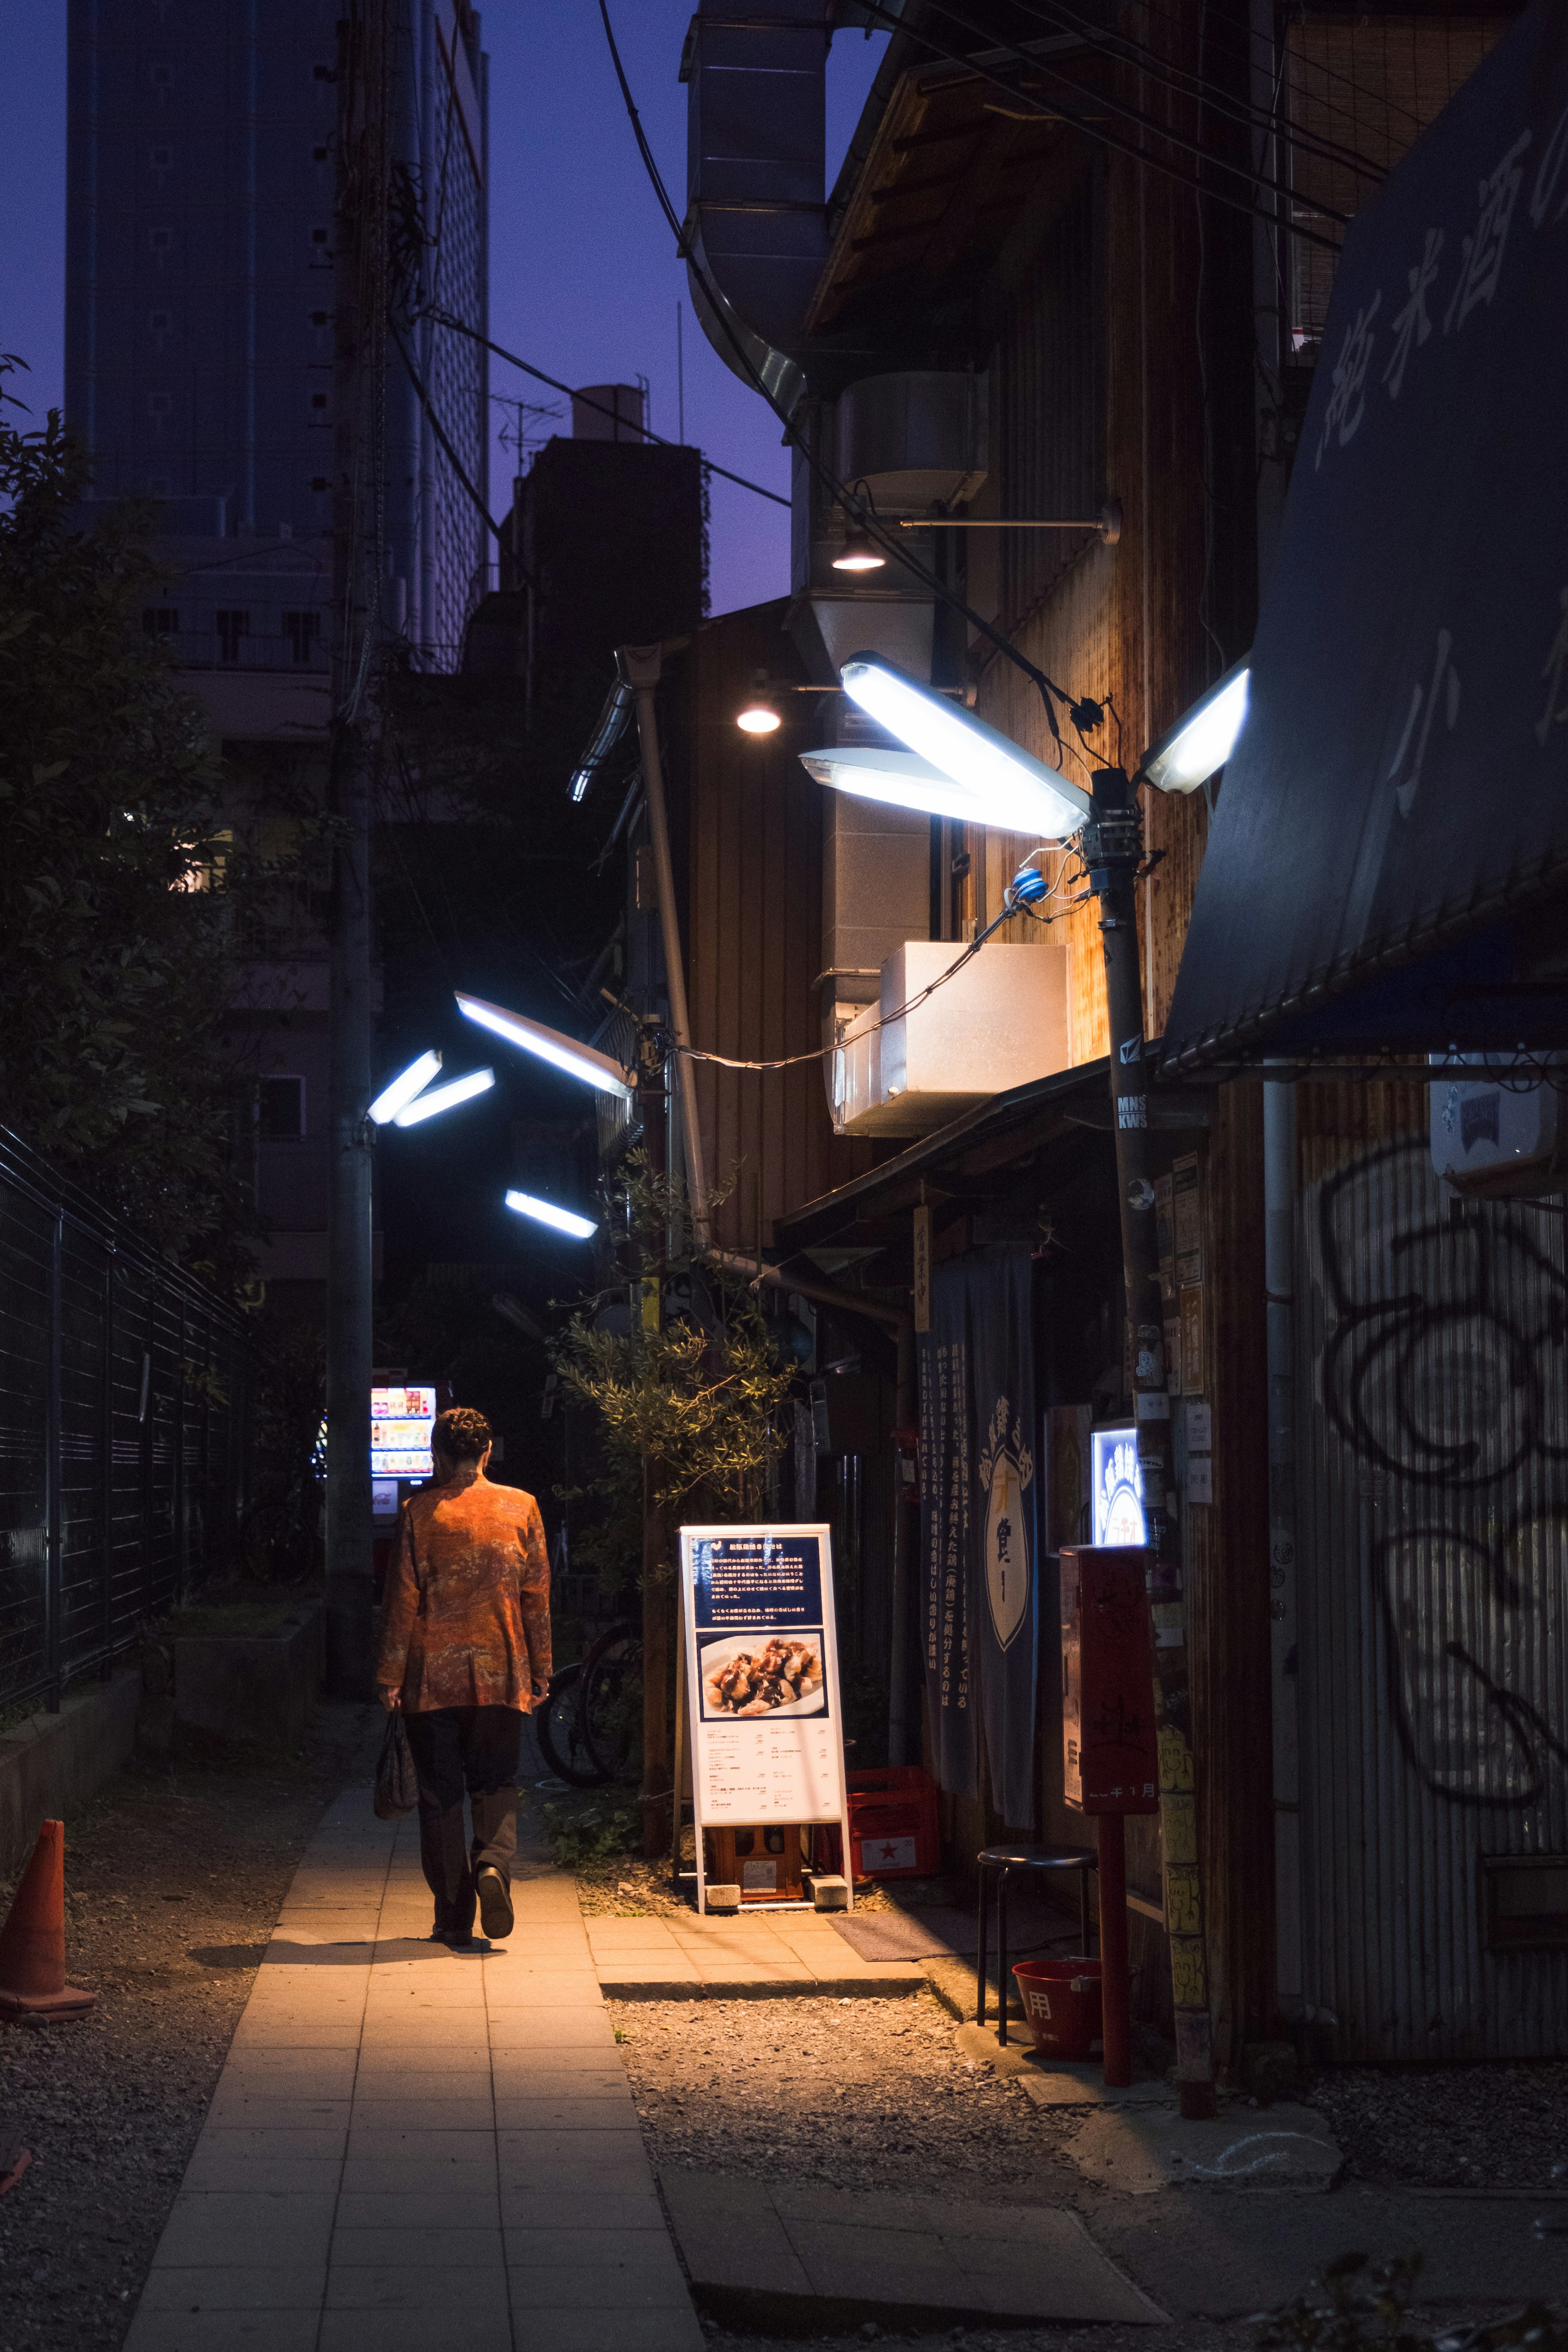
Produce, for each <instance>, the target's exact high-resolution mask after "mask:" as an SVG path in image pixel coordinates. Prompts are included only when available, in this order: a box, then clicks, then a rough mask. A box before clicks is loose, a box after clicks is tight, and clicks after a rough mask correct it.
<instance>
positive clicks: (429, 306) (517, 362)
mask: <svg viewBox="0 0 1568 2352" xmlns="http://www.w3.org/2000/svg"><path fill="white" fill-rule="evenodd" d="M419 316H420V317H421V318H422V319H429V320H433V321H434V323H435V324H436V325H437V327H447V328H449V329H450V330H451V331H452V333H453V334H455V335H467V336H468V338H469V340H470V341H473V342H476V343H482V344H483V345H484V347H485V349H486V351H487V352H494V353H495V355H496V357H497V359H498V360H505V361H506V362H507V364H508V366H509V367H514V368H521V370H522V373H523V374H524V375H531V376H532V377H533V378H534V379H535V380H536V382H538V383H547V384H548V385H549V386H550V389H551V391H552V392H563V393H565V394H566V395H567V397H568V399H570V400H577V401H581V402H582V404H583V406H584V408H591V409H592V410H593V411H594V414H595V415H596V416H609V417H613V418H614V419H615V421H616V423H617V424H625V422H626V419H625V418H624V417H623V416H622V415H620V414H619V412H618V411H617V410H616V409H614V408H606V407H605V404H604V402H603V401H602V400H590V399H589V397H588V395H587V394H586V393H585V392H575V391H574V390H573V388H572V386H571V385H570V384H569V383H562V382H561V379H560V378H559V376H553V375H546V374H545V373H544V370H543V369H542V368H537V367H535V366H534V365H533V364H532V362H531V361H529V360H522V359H519V357H518V355H517V353H516V352H509V351H508V350H507V349H506V347H505V345H504V344H501V343H493V342H491V341H490V339H489V336H488V335H481V334H480V332H479V329H478V328H477V327H470V326H468V323H467V322H466V321H465V320H462V319H457V318H454V317H453V315H452V313H451V312H450V311H449V310H443V309H442V308H441V307H440V305H439V304H438V303H435V302H427V303H426V305H425V307H424V308H423V310H421V311H420V312H419ZM639 438H640V439H642V440H644V441H652V442H654V443H655V444H656V445H657V446H658V447H659V448H660V449H680V448H684V447H685V446H687V445H686V444H685V443H684V442H680V441H667V440H666V439H665V437H664V436H663V434H662V433H653V432H650V431H649V430H648V427H647V425H643V426H642V428H641V430H640V434H639ZM697 454H698V456H699V457H700V458H701V459H702V463H703V465H704V466H705V467H707V469H708V471H709V473H710V474H718V475H721V477H722V478H723V479H724V480H725V481H726V482H734V483H736V484H737V485H738V487H739V488H741V489H742V490H754V491H755V492H756V495H757V497H758V498H760V499H772V500H773V505H774V506H775V507H787V506H788V504H789V500H788V499H781V498H780V496H779V494H778V492H777V490H765V489H764V488H763V485H762V484H761V482H749V481H748V480H747V479H746V477H745V475H744V474H732V473H731V471H730V468H729V467H728V466H721V465H719V464H717V463H716V461H715V460H714V459H713V458H711V457H708V456H707V455H706V454H705V453H704V452H703V451H702V450H699V451H698V453H697Z"/></svg>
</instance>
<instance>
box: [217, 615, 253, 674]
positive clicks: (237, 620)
mask: <svg viewBox="0 0 1568 2352" xmlns="http://www.w3.org/2000/svg"><path fill="white" fill-rule="evenodd" d="M248 635H250V615H249V614H248V613H220V614H218V616H217V657H218V659H219V661H226V662H237V660H238V659H239V641H240V639H241V637H247V636H248Z"/></svg>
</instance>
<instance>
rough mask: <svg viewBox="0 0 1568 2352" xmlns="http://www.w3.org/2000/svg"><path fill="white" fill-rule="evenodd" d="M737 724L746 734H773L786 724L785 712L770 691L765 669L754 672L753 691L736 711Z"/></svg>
mask: <svg viewBox="0 0 1568 2352" xmlns="http://www.w3.org/2000/svg"><path fill="white" fill-rule="evenodd" d="M735 724H736V726H737V727H739V728H740V729H741V730H742V733H743V734H746V735H773V734H776V733H777V731H778V730H779V728H780V727H781V726H782V725H783V724H784V713H783V712H782V711H781V710H780V709H779V707H778V704H777V703H776V702H775V701H774V700H773V697H772V695H771V694H770V693H769V692H768V674H767V671H766V670H765V669H754V670H753V671H752V691H751V694H750V695H749V697H748V698H747V699H746V700H745V701H744V702H743V703H742V705H741V708H740V709H739V710H737V711H736V713H735Z"/></svg>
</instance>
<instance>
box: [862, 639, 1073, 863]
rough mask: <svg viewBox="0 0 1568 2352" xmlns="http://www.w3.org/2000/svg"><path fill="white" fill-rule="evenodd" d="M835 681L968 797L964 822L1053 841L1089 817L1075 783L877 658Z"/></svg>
mask: <svg viewBox="0 0 1568 2352" xmlns="http://www.w3.org/2000/svg"><path fill="white" fill-rule="evenodd" d="M838 675H839V677H840V678H841V679H842V681H843V685H844V691H845V692H846V694H848V695H851V696H852V697H853V698H854V699H855V700H856V701H857V702H858V704H859V705H860V708H861V709H862V710H866V711H868V712H869V713H870V715H871V717H872V718H873V719H876V720H877V722H878V724H879V726H882V727H885V728H886V729H887V730H888V732H889V735H896V736H897V737H898V739H899V740H900V743H907V744H908V745H909V748H910V751H914V752H916V753H918V754H919V756H920V757H921V759H922V760H926V761H930V763H931V766H932V767H935V768H939V769H940V770H941V771H942V774H943V775H946V776H951V777H952V781H953V782H954V783H955V784H957V785H958V786H959V787H960V789H961V790H962V791H963V792H964V793H966V794H967V795H968V803H969V804H968V807H967V809H966V811H965V814H966V818H967V821H968V822H969V823H970V824H994V825H1001V826H1004V827H1005V829H1006V830H1007V831H1008V832H1009V833H1032V834H1033V835H1035V837H1036V839H1037V840H1053V841H1060V840H1065V839H1066V838H1067V837H1068V835H1071V834H1075V833H1076V832H1077V831H1078V829H1079V826H1080V825H1081V824H1083V822H1084V820H1085V818H1086V817H1087V816H1088V815H1089V807H1090V803H1089V794H1088V793H1086V792H1082V791H1080V790H1079V787H1078V785H1077V784H1072V783H1069V782H1068V780H1067V778H1066V777H1065V776H1063V775H1058V772H1057V771H1056V770H1055V769H1054V768H1047V766H1046V765H1045V764H1044V762H1043V761H1039V760H1036V759H1033V758H1031V756H1030V755H1029V753H1028V752H1027V751H1020V750H1019V748H1018V746H1017V744H1016V743H1013V742H1010V741H1009V740H1008V739H1007V737H1006V736H1005V735H1000V734H998V733H997V731H996V730H995V728H994V727H987V726H986V724H985V721H984V719H976V718H975V716H974V714H973V711H972V710H965V709H963V708H962V706H960V705H957V704H954V703H953V702H952V701H950V700H949V699H948V698H947V697H946V696H945V695H942V694H939V693H937V692H936V691H935V690H934V689H933V688H931V687H929V686H922V685H921V683H920V681H919V679H918V678H913V677H909V676H908V675H907V673H906V672H905V671H903V670H901V669H897V668H895V667H894V666H893V664H892V663H891V662H889V661H884V660H883V659H882V657H881V656H880V655H879V654H855V655H853V656H851V658H850V659H849V660H848V661H847V662H845V663H844V664H843V665H842V666H841V667H840V669H839V672H838ZM912 805H914V806H916V807H919V806H921V803H920V802H918V801H917V802H915V803H912Z"/></svg>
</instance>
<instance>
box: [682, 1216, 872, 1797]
mask: <svg viewBox="0 0 1568 2352" xmlns="http://www.w3.org/2000/svg"><path fill="white" fill-rule="evenodd" d="M708 1255H709V1256H710V1258H711V1259H712V1260H713V1262H714V1263H715V1264H716V1265H721V1266H722V1267H723V1268H724V1271H725V1272H726V1274H739V1275H743V1276H745V1277H746V1278H747V1279H748V1280H749V1281H750V1282H752V1283H753V1284H756V1283H761V1282H765V1283H768V1284H769V1285H770V1286H772V1287H773V1289H775V1290H793V1291H794V1292H795V1296H796V1297H799V1298H810V1299H812V1300H814V1301H815V1302H816V1304H817V1305H818V1306H819V1307H832V1308H833V1309H834V1311H835V1312H836V1313H837V1314H839V1315H863V1316H865V1317H866V1318H867V1319H868V1321H870V1322H872V1323H879V1324H881V1326H882V1328H883V1329H884V1330H888V1331H891V1333H892V1334H893V1338H894V1339H895V1341H896V1342H897V1345H898V1350H899V1360H898V1370H897V1371H896V1372H895V1373H894V1376H893V1378H894V1391H893V1423H894V1426H895V1428H898V1429H910V1428H912V1427H913V1425H914V1418H915V1318H914V1317H913V1315H912V1314H910V1311H909V1309H908V1308H907V1307H884V1306H882V1305H881V1303H880V1301H879V1300H874V1299H869V1298H861V1297H858V1296H857V1294H856V1293H855V1292H854V1291H852V1290H837V1289H836V1288H835V1287H834V1286H833V1285H832V1284H831V1283H828V1282H802V1281H800V1280H798V1279H797V1278H796V1276H794V1275H792V1274H783V1273H781V1272H780V1270H779V1268H778V1267H777V1266H776V1265H767V1264H766V1263H765V1262H764V1261H763V1260H762V1259H760V1258H752V1257H742V1256H741V1255H740V1254H739V1252H738V1251H735V1250H710V1251H709V1253H708ZM909 1522H910V1507H909V1505H908V1503H907V1502H906V1501H905V1498H904V1490H903V1473H902V1465H901V1464H900V1461H899V1459H898V1457H897V1456H895V1457H894V1465H893V1580H892V1582H893V1589H892V1593H891V1596H890V1601H889V1609H890V1613H891V1616H892V1639H891V1642H890V1643H889V1653H888V1683H889V1690H888V1761H889V1764H905V1763H908V1761H909V1760H910V1758H909V1750H910V1618H911V1614H912V1612H911V1608H910V1545H909Z"/></svg>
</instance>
